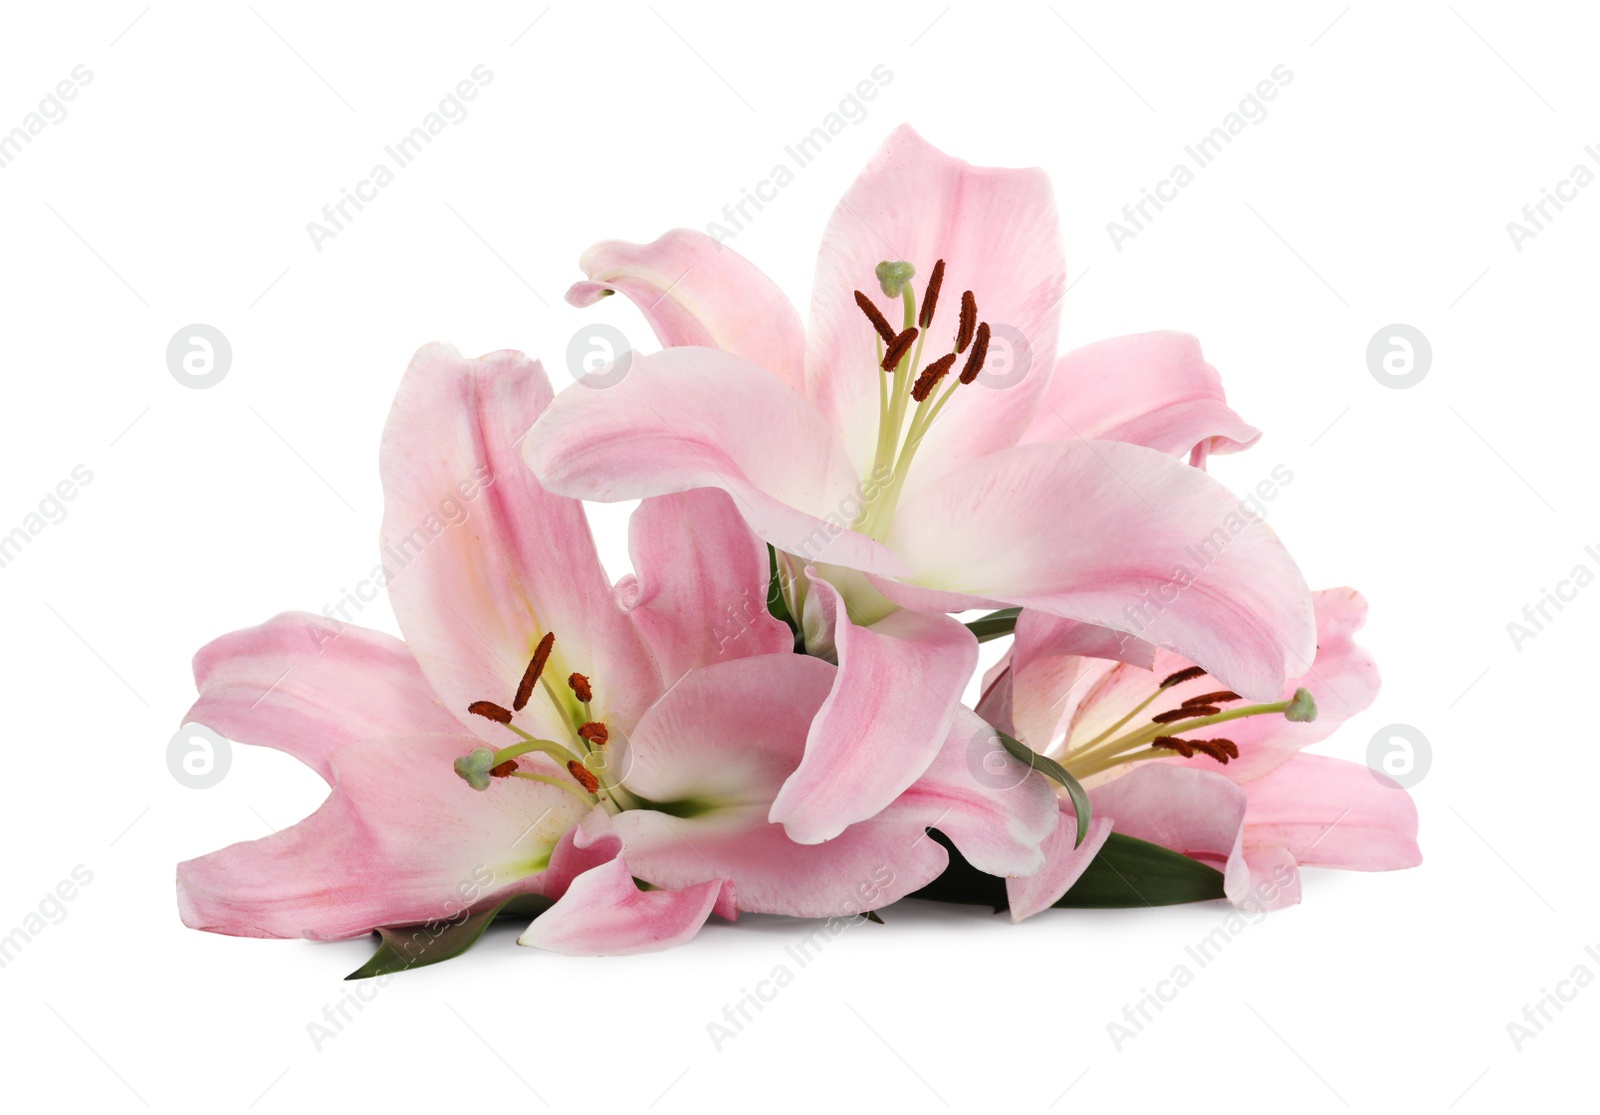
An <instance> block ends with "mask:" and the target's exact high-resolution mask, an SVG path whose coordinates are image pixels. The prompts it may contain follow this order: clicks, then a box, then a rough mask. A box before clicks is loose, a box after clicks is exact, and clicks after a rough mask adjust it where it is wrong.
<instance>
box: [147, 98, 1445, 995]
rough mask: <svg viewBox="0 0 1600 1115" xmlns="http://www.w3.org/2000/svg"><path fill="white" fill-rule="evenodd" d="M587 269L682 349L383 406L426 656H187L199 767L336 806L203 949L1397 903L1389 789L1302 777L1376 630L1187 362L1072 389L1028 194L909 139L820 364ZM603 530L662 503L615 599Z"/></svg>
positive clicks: (194, 898)
mask: <svg viewBox="0 0 1600 1115" xmlns="http://www.w3.org/2000/svg"><path fill="white" fill-rule="evenodd" d="M581 265H582V268H583V270H584V272H585V273H586V274H587V276H588V278H587V279H586V280H585V281H583V282H579V283H577V284H576V285H574V286H573V287H572V289H571V291H570V292H569V293H568V295H567V297H568V300H569V301H571V302H572V303H574V304H575V305H579V306H587V305H590V304H592V303H594V302H596V301H597V300H599V299H600V298H602V297H605V296H607V295H611V294H616V293H620V294H622V295H624V296H626V297H627V298H629V299H631V300H632V301H633V302H634V303H635V304H637V306H638V307H639V309H640V310H641V311H642V312H643V314H644V315H645V317H646V318H647V319H648V321H649V323H650V325H651V327H652V328H653V329H654V331H655V333H656V336H657V338H658V339H659V341H660V343H661V345H662V348H661V350H660V351H659V352H655V353H652V354H648V355H646V354H642V353H632V352H627V353H623V354H622V356H621V357H619V359H618V360H617V361H616V362H615V363H614V364H613V365H611V366H609V367H607V368H604V369H602V370H599V371H596V372H594V373H591V374H589V375H586V376H583V377H580V378H579V379H578V381H577V382H575V383H573V384H572V385H571V386H569V387H567V388H566V389H565V390H564V391H562V392H561V393H560V394H559V395H557V394H555V393H554V392H553V390H552V388H551V385H550V382H549V380H548V378H547V377H546V375H545V372H544V370H543V369H542V368H541V367H540V365H539V363H538V362H537V361H536V360H531V359H529V358H528V357H526V356H524V355H522V354H521V353H519V352H514V351H509V350H507V351H501V352H495V353H491V354H489V355H487V356H482V357H478V358H476V359H468V358H466V357H463V356H462V355H461V354H460V353H458V352H457V351H456V350H455V349H454V348H452V347H450V346H448V345H443V344H430V345H427V346H426V347H424V348H422V349H421V350H420V351H419V352H418V353H417V354H416V356H415V357H414V358H413V359H412V362H411V365H410V367H409V368H408V369H407V370H406V372H405V375H404V377H403V378H402V379H401V381H400V386H399V392H398V394H397V396H396V399H395V402H394V407H393V410H392V412H391V413H390V416H389V420H388V425H387V428H386V429H385V432H384V435H383V442H382V446H381V449H380V458H379V459H380V468H381V473H382V480H383V489H384V496H385V509H384V518H383V525H382V539H381V541H382V550H383V555H384V557H383V560H384V569H385V578H384V579H385V581H386V583H387V588H388V591H389V595H390V599H391V601H392V603H393V606H394V611H395V615H396V617H397V618H398V621H399V626H400V629H401V631H402V632H403V634H404V639H403V640H401V639H396V638H393V637H391V636H389V635H386V634H382V633H380V632H377V631H372V630H367V629H363V628H360V627H357V626H354V625H352V624H348V623H344V622H341V621H339V620H335V619H330V618H327V617H325V616H320V615H312V614H306V613H292V612H291V613H285V614H283V615H280V616H277V617H275V618H273V619H270V620H268V621H267V622H266V623H264V624H262V625H261V626H259V627H254V628H250V629H248V630H244V631H237V632H234V633H233V634H230V635H224V636H223V637H221V638H219V639H217V640H216V641H214V642H212V643H210V644H209V645H207V646H206V647H204V648H203V649H202V650H201V651H200V652H199V654H198V655H197V656H196V658H195V667H194V668H195V680H196V684H197V686H198V689H199V699H198V700H197V701H196V702H195V704H194V706H193V707H192V708H191V709H190V710H189V712H188V713H187V715H186V717H185V722H186V723H197V724H203V725H206V726H207V727H209V728H211V729H213V730H214V731H216V732H219V733H221V734H222V735H225V736H227V737H229V738H232V739H234V740H237V741H240V742H243V743H251V744H260V745H265V746H268V747H275V748H278V749H280V750H282V751H286V752H288V753H289V754H291V755H293V756H295V757H296V758H298V759H300V760H301V761H302V762H304V763H306V764H308V765H310V766H311V767H313V768H314V769H315V770H316V771H317V772H318V773H319V774H321V775H322V777H323V778H324V779H325V780H326V781H327V783H328V786H329V788H330V789H329V795H328V798H327V800H326V801H325V802H324V803H323V805H322V806H321V807H320V808H319V809H318V810H317V811H316V812H315V813H314V814H312V815H311V816H310V817H308V818H306V819H305V820H303V821H301V822H300V823H299V824H296V825H294V826H293V827H292V828H289V829H286V830H285V831H283V832H280V833H277V834H275V835H273V836H271V837H269V838H266V839H262V840H256V841H251V842H246V843H241V844H235V845H233V846H231V847H228V848H224V849H222V850H220V851H216V852H212V853H211V854H209V855H205V856H201V857H200V858H198V859H193V860H189V861H188V862H186V863H183V864H180V865H179V867H178V878H177V884H178V906H179V910H180V912H181V914H182V917H183V920H184V922H185V924H187V925H189V926H192V927H194V928H196V929H204V930H210V931H212V932H216V933H228V934H234V935H238V936H248V937H309V938H315V939H337V938H349V937H357V936H361V935H364V934H369V933H373V932H377V933H379V934H381V936H382V943H381V945H380V947H379V949H378V952H377V954H376V955H375V956H374V957H373V958H372V960H371V961H369V962H368V963H367V964H366V965H364V966H363V967H362V968H361V969H359V970H358V971H357V972H356V973H354V975H355V976H371V975H380V974H387V973H392V972H395V971H399V970H402V969H405V968H409V967H415V966H419V965H422V964H431V963H435V962H437V961H439V960H444V959H448V958H449V957H452V956H456V955H459V954H460V953H461V952H463V951H464V950H466V949H467V948H468V947H470V946H471V945H472V944H473V943H474V942H475V941H477V940H478V939H479V937H480V936H481V935H482V933H483V931H484V929H485V928H486V927H487V926H488V925H489V923H490V922H491V921H493V920H494V919H495V918H496V917H500V916H516V917H519V918H520V919H522V922H523V923H525V924H526V929H525V930H523V932H522V934H521V936H520V937H519V938H518V941H519V943H521V944H525V945H532V946H535V947H537V948H542V949H551V950H554V951H557V952H563V953H579V954H609V953H629V952H640V951H646V950H653V949H662V948H666V947H668V946H671V945H676V944H679V943H681V942H684V941H686V940H688V939H689V938H691V937H693V936H694V935H695V934H696V933H697V932H698V931H699V929H700V927H701V926H702V925H703V924H704V923H705V922H706V921H707V919H708V918H710V917H711V916H712V915H713V914H715V915H717V916H718V917H720V918H724V919H727V920H729V921H732V920H735V919H737V918H738V916H739V915H740V914H741V913H762V914H786V915H790V916H793V917H801V918H827V917H841V916H842V917H859V916H868V917H874V918H876V917H877V915H876V914H875V913H873V911H876V910H878V909H881V908H882V907H885V906H888V905H890V904H892V903H895V902H898V901H900V900H901V899H903V898H906V897H908V896H921V897H924V898H933V899H938V900H941V901H952V902H969V903H988V904H992V905H993V906H995V907H996V908H997V909H1004V908H1008V909H1009V910H1010V914H1011V917H1012V919H1013V920H1016V921H1021V920H1022V919H1024V918H1028V917H1032V916H1034V915H1035V914H1039V913H1041V912H1043V911H1046V910H1048V909H1050V908H1051V907H1086V906H1089V907H1095V906H1098V907H1106V906H1135V907H1141V908H1142V907H1145V906H1159V905H1164V904H1171V903H1176V902H1190V901H1200V900H1206V899H1223V898H1225V899H1226V900H1228V901H1231V902H1233V903H1235V904H1237V905H1239V906H1242V907H1246V908H1249V909H1253V910H1270V909H1276V908H1280V907H1283V906H1287V905H1291V904H1293V903H1296V902H1298V901H1300V896H1301V881H1300V875H1299V867H1300V866H1302V865H1316V866H1322V867H1337V868H1348V869H1353V870H1388V869H1393V868H1401V867H1410V866H1413V865H1415V864H1417V863H1418V862H1419V860H1420V855H1419V853H1418V850H1417V843H1416V830H1417V814H1416V809H1415V807H1414V805H1413V803H1412V801H1411V799H1410V797H1409V796H1408V795H1407V793H1406V792H1405V791H1404V790H1403V789H1401V788H1399V787H1398V786H1396V785H1395V784H1394V783H1392V782H1390V781H1388V780H1387V779H1385V778H1383V777H1382V776H1380V775H1377V774H1375V773H1374V772H1373V771H1370V770H1369V769H1368V768H1367V767H1365V766H1363V765H1361V764H1358V763H1353V762H1345V761H1342V760H1338V759H1333V758H1327V757H1321V756H1316V755H1310V754H1305V753H1303V752H1304V749H1305V748H1306V747H1307V746H1308V745H1310V744H1313V743H1316V742H1317V741H1319V740H1321V739H1322V738H1323V737H1325V736H1327V735H1328V734H1329V733H1330V732H1332V731H1333V730H1334V729H1335V728H1337V727H1338V726H1339V724H1340V723H1342V722H1343V721H1344V720H1345V719H1346V718H1347V717H1350V716H1352V715H1354V714H1356V713H1358V712H1360V711H1361V710H1363V709H1365V708H1366V707H1368V705H1370V704H1371V702H1372V700H1373V698H1374V696H1375V694H1376V692H1377V688H1378V674H1377V669H1376V667H1375V666H1374V664H1373V661H1372V659H1371V657H1370V656H1369V655H1368V654H1367V653H1366V652H1365V651H1364V650H1362V649H1361V647H1359V646H1357V645H1356V643H1355V642H1354V635H1355V632H1356V630H1357V629H1358V628H1359V627H1360V626H1361V624H1362V622H1363V620H1364V618H1365V612H1366V604H1365V602H1364V601H1363V600H1362V598H1361V596H1360V595H1359V594H1357V593H1356V592H1355V591H1353V590H1351V589H1348V588H1336V589H1329V590H1324V591H1320V592H1313V591H1311V590H1310V589H1309V588H1308V587H1307V585H1306V583H1305V580H1304V579H1303V578H1302V576H1301V574H1300V571H1299V569H1298V568H1297V567H1296V565H1295V563H1294V561H1293V559H1291V558H1290V556H1289V553H1288V551H1287V550H1286V549H1285V548H1284V545H1283V543H1282V542H1281V541H1280V540H1279V539H1278V537H1277V535H1276V534H1275V533H1274V532H1273V531H1272V530H1271V529H1270V528H1269V527H1268V526H1267V525H1266V524H1265V523H1264V522H1263V521H1262V520H1261V517H1260V515H1259V514H1257V513H1255V511H1254V506H1255V505H1254V504H1253V502H1252V501H1250V500H1241V498H1240V497H1239V496H1237V495H1234V494H1232V493H1230V492H1229V491H1228V490H1227V489H1226V488H1225V487H1223V485H1222V484H1220V483H1218V482H1217V481H1216V480H1214V479H1212V477H1211V476H1210V475H1209V474H1208V473H1207V471H1206V464H1207V459H1208V457H1209V455H1211V454H1213V453H1230V452H1236V451H1239V450H1242V449H1245V448H1247V447H1249V446H1250V445H1251V444H1252V443H1253V442H1254V441H1255V440H1256V439H1257V438H1258V437H1260V433H1259V431H1257V430H1256V429H1255V428H1254V427H1252V426H1250V425H1249V424H1248V423H1246V422H1245V421H1244V420H1243V419H1241V418H1240V417H1239V416H1238V415H1237V414H1235V413H1234V412H1233V410H1232V409H1230V408H1229V406H1228V404H1227V402H1226V399H1225V398H1224V394H1223V390H1222V385H1221V382H1220V380H1219V378H1218V375H1217V373H1216V371H1215V369H1213V368H1212V367H1211V366H1210V365H1209V364H1207V363H1206V361H1205V359H1204V358H1203V357H1202V355H1201V352H1200V347H1199V345H1198V343H1197V342H1196V341H1195V339H1194V338H1192V337H1190V336H1187V335H1183V334H1178V333H1150V334H1144V335H1139V336H1132V337H1120V338H1116V339H1113V340H1108V341H1102V342H1100V343H1097V344H1092V345H1089V346H1088V347H1085V348H1080V349H1077V350H1075V351H1072V352H1068V353H1066V354H1064V355H1061V356H1057V354H1056V320H1057V316H1058V304H1059V303H1060V301H1061V299H1062V296H1063V294H1064V291H1065V264H1064V261H1063V254H1062V247H1061V240H1060V234H1059V229H1058V226H1057V220H1056V214H1055V208H1054V203H1053V200H1052V196H1051V191H1050V185H1049V181H1048V179H1047V178H1046V176H1045V175H1044V173H1043V172H1042V171H1039V170H1012V169H999V168H990V167H975V166H972V165H970V164H968V163H966V162H963V161H961V160H959V159H954V158H951V157H949V156H947V155H945V154H943V153H942V152H940V151H938V150H936V149H935V148H933V147H932V146H930V145H929V144H928V143H926V142H925V141H924V140H923V139H922V138H921V137H920V136H918V135H917V134H916V133H915V132H914V131H912V130H911V129H910V128H908V127H902V128H900V129H899V130H897V131H895V132H894V133H893V134H892V135H890V137H889V138H888V139H887V141H886V142H885V143H884V145H883V147H882V149H881V150H880V151H879V152H878V154H877V155H876V157H875V158H874V159H873V160H872V162H871V163H870V164H869V165H868V166H867V168H866V169H865V171H864V172H863V173H862V174H861V176H860V177H859V178H858V179H857V180H856V182H855V183H854V184H853V185H852V186H851V187H850V189H849V191H848V192H847V193H846V194H845V196H844V198H843V200H841V201H840V203H839V205H838V208H837V209H836V210H835V211H834V213H833V216H832V218H831V220H830V222H829V224H828V227H827V231H826V233H825V234H824V237H823V241H822V248H821V253H820V257H819V259H818V263H817V272H816V282H815V286H814V289H813V292H812V304H811V306H812V308H811V320H810V322H809V324H808V325H802V323H801V320H800V317H799V315H798V314H797V313H796V311H795V309H794V307H793V305H792V304H791V303H790V302H789V300H788V299H787V298H786V297H785V296H784V294H783V293H782V292H781V291H779V289H778V288H777V287H776V286H775V285H774V284H773V283H772V282H771V281H770V280H769V279H767V278H766V277H765V276H764V275H763V274H762V273H761V272H760V271H758V270H757V269H756V268H755V267H754V266H753V265H752V264H751V263H749V262H748V261H746V260H745V259H743V258H741V257H740V256H738V255H737V254H735V253H734V252H733V251H732V250H731V249H729V248H727V247H726V246H724V245H723V244H721V243H719V242H718V241H717V240H716V239H713V238H712V237H711V236H708V235H705V234H701V233H698V232H691V231H686V230H677V231H673V232H669V233H667V234H666V235H665V236H663V237H661V239H659V240H657V241H656V242H655V243H653V244H648V245H642V246H641V245H636V244H628V243H623V242H619V241H605V242H602V243H600V244H597V245H595V246H594V247H593V248H591V249H590V250H589V251H588V252H587V253H586V254H585V255H584V256H583V259H582V264H581ZM585 500H595V501H616V500H638V501H640V502H639V504H638V507H637V509H636V510H635V511H634V512H633V516H632V519H631V523H630V527H629V533H630V551H631V558H632V568H633V572H632V573H631V574H630V575H628V576H626V577H624V578H623V579H622V580H621V581H619V582H617V583H615V584H613V583H612V582H611V580H610V579H609V578H608V577H607V576H606V574H605V571H604V569H603V567H602V565H601V563H600V560H599V556H598V554H597V553H596V549H595V544H594V541H593V538H592V536H591V534H590V531H589V526H588V522H587V520H586V518H585V514H584V507H583V501H585ZM972 615H977V616H978V618H968V619H966V621H965V622H964V621H963V619H962V618H961V617H962V616H969V617H970V616H972ZM1001 638H1005V639H1010V640H1011V642H1010V645H1009V648H1008V649H1007V650H1006V652H1005V654H1004V656H1003V657H1002V658H1001V659H1000V660H999V661H998V663H997V664H996V665H995V666H994V667H993V668H992V669H990V670H989V671H988V672H987V673H986V674H984V676H983V677H982V679H981V686H980V687H978V689H977V692H979V693H980V694H981V696H980V698H979V699H978V700H977V701H976V702H975V707H970V708H969V707H967V706H966V705H964V704H963V696H964V694H965V693H966V691H967V690H968V688H969V685H971V683H972V681H973V678H974V674H975V672H976V670H977V667H978V661H979V645H980V644H981V643H983V642H985V641H989V640H994V639H1001ZM1054 916H1066V915H1054Z"/></svg>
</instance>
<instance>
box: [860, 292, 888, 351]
mask: <svg viewBox="0 0 1600 1115" xmlns="http://www.w3.org/2000/svg"><path fill="white" fill-rule="evenodd" d="M856 305H857V306H860V307H861V312H862V313H864V314H866V315H867V320H868V321H870V322H872V328H874V329H876V330H877V331H878V336H880V337H882V338H883V343H884V344H886V345H889V344H893V343H894V328H893V327H892V326H890V324H889V319H888V318H886V317H884V316H883V311H881V310H879V309H878V307H877V304H876V303H875V302H873V301H872V299H870V298H868V297H867V296H866V295H865V294H862V293H861V292H860V291H859V290H858V291H856Z"/></svg>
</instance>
